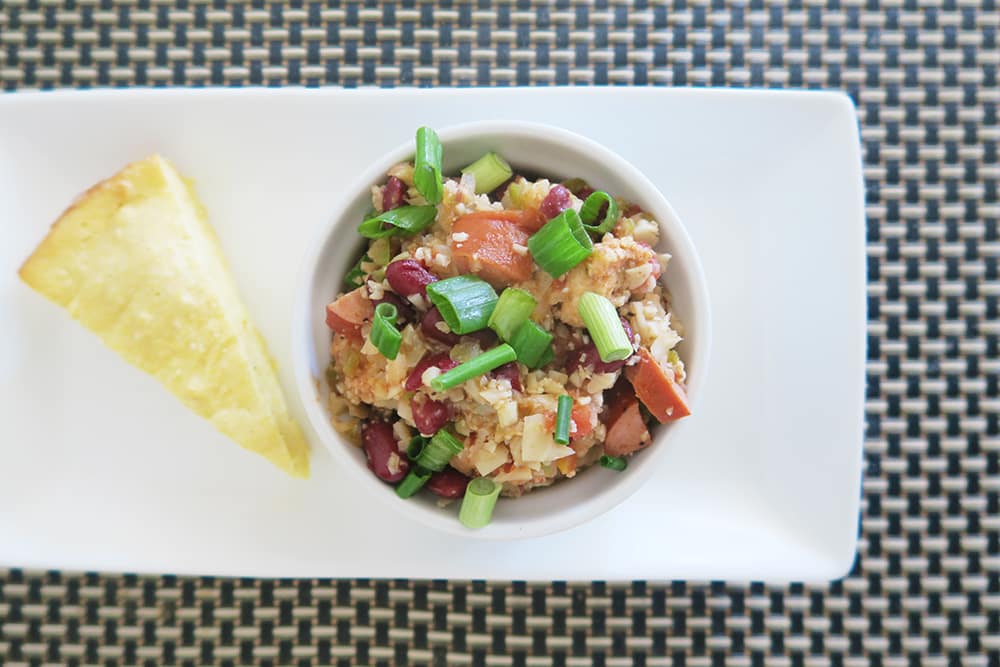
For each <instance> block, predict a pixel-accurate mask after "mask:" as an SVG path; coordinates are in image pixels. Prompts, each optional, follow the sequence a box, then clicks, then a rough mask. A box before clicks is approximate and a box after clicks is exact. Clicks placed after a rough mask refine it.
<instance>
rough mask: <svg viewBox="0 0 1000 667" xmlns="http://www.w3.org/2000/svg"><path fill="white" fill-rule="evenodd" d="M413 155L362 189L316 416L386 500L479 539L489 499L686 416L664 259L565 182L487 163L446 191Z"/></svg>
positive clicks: (428, 148)
mask: <svg viewBox="0 0 1000 667" xmlns="http://www.w3.org/2000/svg"><path fill="white" fill-rule="evenodd" d="M416 143H417V150H416V155H415V158H414V160H413V162H406V163H402V164H398V165H396V166H394V167H392V168H391V169H389V173H388V178H387V180H386V181H385V183H383V184H381V185H376V186H373V187H372V208H373V210H372V211H371V213H370V214H369V215H368V216H366V219H365V220H364V221H363V222H362V223H361V225H360V226H359V228H358V231H359V233H360V234H361V236H363V237H364V238H365V239H367V248H366V250H365V251H364V253H363V254H362V255H361V257H360V258H359V259H358V260H357V262H356V264H355V265H354V267H353V268H352V269H351V270H350V272H349V273H348V274H347V276H346V277H345V283H346V285H345V290H346V291H345V292H344V293H342V294H340V295H339V296H337V297H336V298H335V299H334V300H333V301H332V302H331V303H330V304H329V305H328V306H327V309H326V322H327V325H328V326H329V328H330V329H331V330H332V331H333V341H332V344H331V347H330V355H331V362H330V366H329V369H328V372H327V379H328V382H329V385H330V389H331V392H330V406H331V411H332V414H333V415H334V417H333V422H334V426H335V427H336V429H337V430H338V431H339V432H341V433H342V434H344V435H346V436H347V437H349V438H350V439H351V440H353V441H354V442H356V443H359V444H360V445H361V446H362V447H363V448H364V451H365V454H366V456H367V459H368V465H369V467H370V468H371V470H372V472H373V473H374V474H375V475H376V476H377V477H378V478H379V479H381V480H383V481H384V482H387V483H389V484H392V485H395V487H396V493H397V494H398V495H399V496H400V497H402V498H409V497H411V496H413V495H414V494H415V493H417V492H418V491H419V490H420V489H421V488H422V487H424V486H426V487H427V488H428V489H429V490H430V491H431V492H433V493H435V494H437V495H438V496H440V497H442V498H446V499H455V498H463V501H462V506H461V509H460V513H459V518H460V520H461V521H462V523H463V524H465V525H466V526H468V527H470V528H476V527H481V526H484V525H486V524H487V523H488V522H489V520H490V517H491V515H492V511H493V507H494V505H495V503H496V499H497V496H498V495H500V494H501V493H502V494H503V495H505V496H519V495H521V494H523V493H525V492H527V491H529V490H531V489H534V488H536V487H541V486H547V485H550V484H552V483H553V482H556V481H557V480H559V479H562V478H572V477H574V476H575V475H576V474H577V473H578V472H579V471H580V470H582V469H583V468H586V467H588V466H590V465H593V464H594V463H598V462H599V463H600V465H602V466H604V467H606V468H610V469H612V470H615V471H622V470H624V469H625V468H626V465H627V460H628V457H630V456H632V455H634V454H635V453H636V452H637V451H639V450H641V449H642V448H643V447H645V446H646V445H648V444H649V443H650V441H651V439H650V434H649V427H650V425H652V424H653V423H654V422H661V423H663V422H669V421H672V420H676V419H680V418H682V417H685V416H687V415H689V414H690V410H689V408H688V402H687V397H686V394H685V390H684V380H685V372H684V363H683V361H682V360H681V359H680V357H679V356H678V354H677V352H676V350H675V349H674V348H675V346H676V345H677V344H678V343H679V342H680V340H681V336H680V334H679V333H678V328H679V327H678V325H677V323H676V322H672V320H671V312H670V297H669V294H668V292H667V291H666V289H665V287H664V286H663V285H661V284H660V282H659V277H660V275H661V273H662V271H663V270H664V267H665V266H666V264H667V262H668V261H669V260H670V256H669V255H667V254H659V253H657V252H655V251H654V250H653V246H655V245H656V244H657V241H658V237H659V226H658V224H657V222H656V221H655V220H653V219H652V217H651V216H650V215H649V214H647V213H645V212H644V211H642V209H640V208H639V207H638V206H637V205H635V204H632V203H629V202H625V201H622V200H620V199H615V198H614V197H612V196H611V195H609V194H608V193H606V192H602V191H595V190H593V189H591V188H590V187H589V186H588V185H587V184H586V183H584V182H582V181H580V180H579V179H575V180H570V181H566V182H564V183H555V182H552V181H550V180H547V179H545V178H538V179H534V180H532V179H528V178H526V177H524V176H519V175H514V173H513V171H512V169H511V167H510V166H509V165H508V164H507V163H506V162H505V161H504V160H503V158H501V157H500V156H499V155H497V154H495V153H488V154H487V155H485V156H483V157H482V158H481V159H479V160H477V161H476V162H474V163H472V164H471V165H469V166H468V167H466V168H465V169H463V170H462V172H461V174H459V175H456V176H452V177H447V178H443V177H442V174H441V158H442V147H441V144H440V142H439V140H438V138H437V135H436V134H435V133H434V132H433V130H430V129H429V128H421V129H420V130H418V131H417V141H416ZM567 168H568V169H571V168H572V165H567Z"/></svg>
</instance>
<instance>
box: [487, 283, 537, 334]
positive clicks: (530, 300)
mask: <svg viewBox="0 0 1000 667" xmlns="http://www.w3.org/2000/svg"><path fill="white" fill-rule="evenodd" d="M537 305H538V302H537V301H535V297H533V296H531V294H530V293H528V292H526V291H524V290H523V289H519V288H517V287H508V288H507V289H505V290H504V291H503V292H501V293H500V300H499V301H497V306H496V308H494V309H493V314H492V315H490V321H489V327H490V329H493V331H496V332H497V335H498V336H500V340H510V338H511V336H513V335H514V332H515V331H517V328H518V327H519V326H521V325H522V324H523V323H524V322H525V321H526V320H527V319H528V318H529V317H530V316H531V313H532V312H533V311H534V310H535V306H537Z"/></svg>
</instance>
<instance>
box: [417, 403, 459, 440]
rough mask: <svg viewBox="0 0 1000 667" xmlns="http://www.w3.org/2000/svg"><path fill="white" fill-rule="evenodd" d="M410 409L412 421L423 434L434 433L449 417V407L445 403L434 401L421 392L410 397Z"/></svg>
mask: <svg viewBox="0 0 1000 667" xmlns="http://www.w3.org/2000/svg"><path fill="white" fill-rule="evenodd" d="M410 410H411V411H412V412H413V423H414V424H416V425H417V430H418V431H420V432H421V433H422V434H424V435H434V434H435V433H437V432H438V430H439V429H440V428H441V427H442V426H444V425H445V424H447V423H448V420H449V419H451V408H449V407H448V404H447V403H442V402H441V401H435V400H433V399H430V398H427V397H426V396H423V395H422V394H417V395H416V396H414V397H413V398H411V399H410Z"/></svg>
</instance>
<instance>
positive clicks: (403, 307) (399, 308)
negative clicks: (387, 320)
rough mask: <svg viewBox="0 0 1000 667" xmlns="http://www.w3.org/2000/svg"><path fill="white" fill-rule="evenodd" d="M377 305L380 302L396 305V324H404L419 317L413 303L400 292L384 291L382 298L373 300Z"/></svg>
mask: <svg viewBox="0 0 1000 667" xmlns="http://www.w3.org/2000/svg"><path fill="white" fill-rule="evenodd" d="M372 303H374V304H375V305H376V306H377V305H378V304H380V303H391V304H392V305H394V306H395V307H396V324H397V325H399V326H403V325H404V324H406V323H407V322H412V321H414V320H415V319H416V318H417V313H416V311H415V310H414V309H413V304H412V303H410V302H409V301H407V300H406V299H403V298H402V297H400V296H399V295H398V294H393V293H392V292H383V293H382V298H381V299H377V300H375V301H372Z"/></svg>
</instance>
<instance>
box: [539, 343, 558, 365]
mask: <svg viewBox="0 0 1000 667" xmlns="http://www.w3.org/2000/svg"><path fill="white" fill-rule="evenodd" d="M555 358H556V353H555V352H554V351H553V350H552V346H551V345H549V346H548V347H547V348H545V352H542V358H541V359H539V360H538V365H537V366H536V367H535V368H542V367H544V366H548V365H549V364H551V363H552V360H553V359H555Z"/></svg>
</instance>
